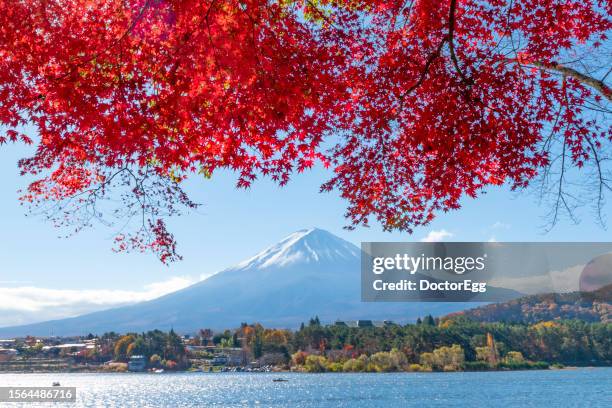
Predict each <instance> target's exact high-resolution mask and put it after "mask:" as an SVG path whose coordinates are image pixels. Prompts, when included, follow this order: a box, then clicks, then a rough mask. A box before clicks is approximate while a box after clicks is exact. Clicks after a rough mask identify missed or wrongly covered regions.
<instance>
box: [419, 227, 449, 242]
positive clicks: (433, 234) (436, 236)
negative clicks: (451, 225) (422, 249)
mask: <svg viewBox="0 0 612 408" xmlns="http://www.w3.org/2000/svg"><path fill="white" fill-rule="evenodd" d="M453 236H454V234H453V233H452V232H448V231H447V230H445V229H441V230H432V231H429V234H427V236H425V237H423V238H421V242H438V241H443V240H445V239H446V238H452V237H453Z"/></svg>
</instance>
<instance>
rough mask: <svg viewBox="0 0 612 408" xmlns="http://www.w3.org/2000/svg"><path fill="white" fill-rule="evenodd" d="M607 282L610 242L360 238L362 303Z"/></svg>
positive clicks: (486, 297) (600, 287)
mask: <svg viewBox="0 0 612 408" xmlns="http://www.w3.org/2000/svg"><path fill="white" fill-rule="evenodd" d="M608 285H612V243H602V242H593V243H588V242H580V243H570V242H563V243H560V242H554V243H541V242H538V243H534V242H531V243H528V242H512V243H499V242H448V243H442V242H425V243H423V242H419V243H398V242H364V243H362V245H361V297H362V300H363V301H366V302H378V301H381V302H393V301H396V302H422V301H430V302H436V301H438V302H467V301H470V302H502V301H507V300H510V299H514V298H517V297H520V296H523V295H531V294H539V293H568V292H578V291H581V292H585V293H588V292H594V291H600V292H601V293H599V292H598V295H601V296H608V297H609V294H610V292H611V291H610V290H608V291H605V290H604V289H605V287H606V286H608Z"/></svg>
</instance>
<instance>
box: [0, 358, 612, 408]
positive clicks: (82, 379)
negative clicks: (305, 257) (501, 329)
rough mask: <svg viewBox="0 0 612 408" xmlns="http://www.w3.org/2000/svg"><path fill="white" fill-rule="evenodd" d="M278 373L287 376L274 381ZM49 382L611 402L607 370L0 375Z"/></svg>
mask: <svg viewBox="0 0 612 408" xmlns="http://www.w3.org/2000/svg"><path fill="white" fill-rule="evenodd" d="M277 377H280V378H285V379H287V380H288V381H287V382H273V381H272V379H273V378H277ZM54 381H59V382H60V383H61V385H62V386H71V387H77V403H76V404H61V406H66V407H69V406H79V407H98V406H115V407H196V406H197V407H202V406H204V407H206V406H211V407H242V406H257V407H351V408H354V407H368V408H369V407H410V406H415V407H448V406H464V407H491V406H496V407H506V406H516V407H541V406H545V407H548V408H550V407H578V406H581V407H610V406H612V368H581V369H572V370H544V371H505V372H471V373H393V374H331V373H329V374H299V373H269V374H264V373H218V374H215V373H176V374H166V373H164V374H132V373H124V374H120V373H115V374H68V373H67V374H60V373H58V374H0V386H10V385H13V386H50V385H51V384H52V383H53V382H54ZM49 405H50V404H47V405H45V406H49ZM3 406H5V405H3ZM6 406H9V405H6ZM15 406H16V405H15ZM23 406H27V407H32V406H34V405H33V404H27V405H26V404H24V405H23Z"/></svg>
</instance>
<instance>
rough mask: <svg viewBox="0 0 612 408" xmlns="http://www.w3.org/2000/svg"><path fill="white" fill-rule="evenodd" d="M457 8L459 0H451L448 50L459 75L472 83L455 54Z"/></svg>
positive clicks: (469, 83) (467, 82)
mask: <svg viewBox="0 0 612 408" xmlns="http://www.w3.org/2000/svg"><path fill="white" fill-rule="evenodd" d="M456 9H457V0H451V2H450V11H449V16H448V50H449V51H450V58H451V61H452V62H453V65H454V66H455V69H456V70H457V73H459V76H460V77H461V79H462V80H463V82H465V83H466V84H468V85H471V84H472V82H473V81H472V80H471V79H469V78H468V77H467V76H466V75H465V74H464V73H463V71H462V70H461V67H460V66H459V60H458V59H457V55H456V54H455V45H454V38H453V37H454V35H455V21H456V20H455V10H456Z"/></svg>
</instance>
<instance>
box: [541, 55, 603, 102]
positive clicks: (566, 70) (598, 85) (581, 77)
mask: <svg viewBox="0 0 612 408" xmlns="http://www.w3.org/2000/svg"><path fill="white" fill-rule="evenodd" d="M531 65H534V66H536V67H538V68H542V69H546V70H551V71H556V72H558V73H560V74H563V75H565V76H567V77H570V78H574V79H576V80H577V81H579V82H581V83H583V84H585V85H588V86H590V87H591V88H593V89H595V90H597V91H598V92H599V93H601V94H602V95H603V96H604V97H606V99H608V101H612V90H611V89H610V87H609V86H608V85H606V84H605V83H604V82H603V81H600V80H598V79H595V78H593V77H591V76H588V75H586V74H583V73H582V72H579V71H577V70H575V69H574V68H570V67H567V66H565V65H561V64H557V63H556V62H551V63H543V62H532V63H531Z"/></svg>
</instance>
